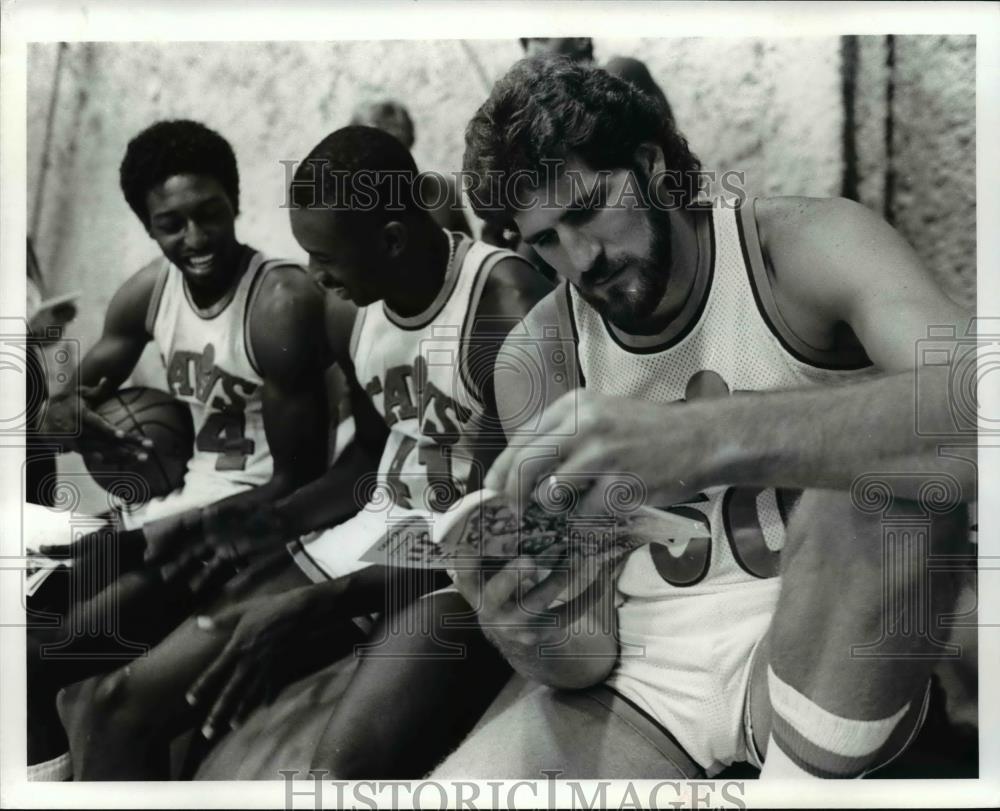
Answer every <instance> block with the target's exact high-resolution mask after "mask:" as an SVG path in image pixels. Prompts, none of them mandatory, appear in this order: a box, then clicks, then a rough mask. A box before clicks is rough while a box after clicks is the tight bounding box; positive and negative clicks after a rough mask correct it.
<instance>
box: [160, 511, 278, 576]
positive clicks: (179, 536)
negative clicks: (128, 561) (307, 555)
mask: <svg viewBox="0 0 1000 811" xmlns="http://www.w3.org/2000/svg"><path fill="white" fill-rule="evenodd" d="M167 521H168V522H169V523H168V524H167V525H166V526H165V527H164V530H163V531H162V532H159V531H154V533H153V535H154V539H153V540H151V541H150V542H149V554H148V555H147V562H148V563H150V564H152V565H157V566H160V567H161V574H162V575H163V578H164V580H166V581H171V580H174V579H176V578H179V577H186V578H188V585H189V587H190V589H191V591H192V592H193V593H194V595H195V596H200V595H202V593H203V592H205V591H206V590H208V589H209V587H210V585H211V584H214V583H218V582H220V580H224V579H226V578H228V577H230V576H232V574H234V573H235V572H237V571H239V570H240V569H242V568H243V566H244V565H245V563H246V561H247V560H248V559H249V558H250V557H251V556H255V555H259V554H260V553H262V552H269V551H272V550H274V549H276V548H279V547H281V546H282V545H283V544H285V543H286V542H287V541H289V540H291V535H292V533H291V532H290V531H289V530H288V529H287V527H286V525H285V522H284V520H283V519H282V518H281V516H280V514H279V513H278V511H277V510H275V509H274V507H273V505H270V504H258V505H256V506H254V507H253V508H252V509H250V510H247V509H246V508H245V507H242V506H240V505H238V504H234V505H231V506H227V505H225V504H218V503H217V504H209V505H208V506H206V507H202V508H201V509H200V510H194V511H191V512H189V513H185V514H183V515H181V516H178V517H175V518H172V519H167Z"/></svg>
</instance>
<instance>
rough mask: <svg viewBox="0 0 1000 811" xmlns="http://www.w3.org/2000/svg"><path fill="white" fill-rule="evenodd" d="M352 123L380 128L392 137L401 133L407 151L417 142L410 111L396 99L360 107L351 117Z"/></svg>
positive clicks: (373, 102)
mask: <svg viewBox="0 0 1000 811" xmlns="http://www.w3.org/2000/svg"><path fill="white" fill-rule="evenodd" d="M351 123H352V124H360V125H363V126H367V127H378V128H379V129H380V130H385V131H386V132H388V133H389V134H390V135H397V133H399V134H400V135H402V136H403V137H402V138H400V140H401V141H402V142H403V146H405V147H406V148H407V149H409V148H411V147H412V146H413V142H414V140H416V134H415V133H414V129H413V119H412V118H410V113H409V111H408V110H407V109H406V107H404V106H403V105H402V104H400V103H399V102H398V101H396V100H395V99H382V100H380V101H372V102H368V103H367V104H362V105H360V106H359V107H357V108H356V109H355V111H354V115H352V116H351ZM397 137H399V136H398V135H397Z"/></svg>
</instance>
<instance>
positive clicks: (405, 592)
mask: <svg viewBox="0 0 1000 811" xmlns="http://www.w3.org/2000/svg"><path fill="white" fill-rule="evenodd" d="M450 582H451V581H449V580H448V577H447V575H445V574H444V572H437V571H428V570H421V569H405V568H390V567H387V566H368V567H366V568H364V569H360V570H358V571H356V572H352V573H351V574H348V575H344V576H343V577H338V578H337V579H335V580H331V581H329V582H327V583H320V584H319V585H317V586H314V587H313V590H312V591H311V592H310V601H311V605H312V606H313V608H314V610H315V612H316V614H317V616H318V617H322V618H323V619H350V618H352V617H357V616H361V615H364V614H374V613H377V612H382V613H391V612H394V611H398V610H399V609H400V608H403V606H404V604H405V602H404V601H411V600H413V599H416V598H417V597H419V596H420V595H422V594H428V593H430V592H432V591H435V590H436V589H439V588H444V587H445V586H447V585H449V584H450Z"/></svg>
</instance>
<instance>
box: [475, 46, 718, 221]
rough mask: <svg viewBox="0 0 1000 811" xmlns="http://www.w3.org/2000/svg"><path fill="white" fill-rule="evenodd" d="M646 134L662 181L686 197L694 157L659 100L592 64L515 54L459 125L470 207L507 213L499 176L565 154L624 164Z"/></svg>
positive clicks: (694, 180)
mask: <svg viewBox="0 0 1000 811" xmlns="http://www.w3.org/2000/svg"><path fill="white" fill-rule="evenodd" d="M649 142H652V143H656V144H658V145H659V146H660V148H661V149H662V150H663V156H664V159H665V163H666V168H667V170H670V173H669V174H668V175H667V176H666V177H665V178H664V181H665V182H668V183H670V184H674V183H675V182H676V188H675V189H673V190H672V191H674V192H675V196H676V199H678V201H679V202H680V204H681V205H682V206H683V205H687V204H688V203H689V202H690V201H691V200H692V199H693V198H694V197H695V195H696V194H697V190H698V177H697V175H696V173H697V172H698V171H699V170H700V169H701V162H700V161H699V160H698V158H697V157H696V156H695V155H694V153H692V152H691V150H690V148H689V147H688V143H687V140H686V139H685V138H684V136H683V135H681V133H680V132H678V130H677V128H676V126H675V125H674V121H673V118H672V117H671V115H670V114H669V113H668V112H667V110H666V108H665V107H664V106H663V105H661V104H659V103H658V102H657V101H656V100H655V99H653V98H652V97H650V96H648V95H647V94H645V93H643V92H642V91H641V90H639V89H638V88H637V87H635V86H634V85H632V84H631V83H629V82H626V81H624V80H622V79H619V78H617V77H615V76H612V75H611V74H609V73H608V72H607V71H604V70H601V69H600V68H594V67H588V66H584V65H579V64H576V63H574V62H571V61H569V60H568V59H564V58H560V59H554V58H552V57H533V58H529V59H522V60H521V61H519V62H517V63H515V64H514V66H513V67H512V68H511V69H510V70H509V71H508V72H507V74H506V75H505V76H504V77H503V78H501V79H500V80H499V81H498V82H497V83H496V84H495V85H494V86H493V91H492V92H491V93H490V97H489V98H488V99H487V100H486V103H485V104H483V105H482V107H480V108H479V110H477V111H476V114H475V115H474V116H473V117H472V120H471V121H470V122H469V125H468V127H467V128H466V130H465V159H464V161H463V170H464V172H466V173H467V174H468V177H467V178H466V182H470V181H471V188H470V191H469V198H470V200H471V202H472V207H473V210H474V211H475V212H476V213H477V214H478V215H479V216H480V217H483V218H484V219H490V220H503V219H509V217H510V213H511V209H512V206H511V197H512V196H513V195H512V191H511V190H510V189H509V188H507V187H508V186H509V184H508V183H506V182H504V181H503V179H504V178H509V177H512V176H514V175H516V174H518V173H522V174H523V173H534V172H538V171H539V170H540V168H541V167H542V165H543V161H545V162H549V161H562V160H566V159H567V158H569V157H570V156H571V155H575V156H578V157H580V158H582V159H583V160H584V161H585V162H586V163H587V164H588V165H589V166H590V167H591V168H593V169H621V168H630V167H632V166H633V165H634V162H635V151H636V149H637V148H638V147H639V146H640V145H641V144H643V143H649ZM498 180H499V182H498Z"/></svg>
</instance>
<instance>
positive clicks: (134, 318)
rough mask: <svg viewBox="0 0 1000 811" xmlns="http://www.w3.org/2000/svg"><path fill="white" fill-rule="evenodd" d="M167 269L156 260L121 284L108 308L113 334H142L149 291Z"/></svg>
mask: <svg viewBox="0 0 1000 811" xmlns="http://www.w3.org/2000/svg"><path fill="white" fill-rule="evenodd" d="M167 267H168V265H167V263H166V260H165V259H164V258H163V257H162V256H158V257H156V258H155V259H151V260H150V261H149V262H147V263H146V264H145V265H143V266H142V267H141V268H139V269H138V270H137V271H135V272H134V273H133V274H132V275H131V276H129V277H128V278H127V279H126V280H125V281H124V282H123V283H122V286H121V287H119V288H118V290H117V292H116V293H115V294H114V296H113V297H112V299H111V303H110V304H109V305H108V312H107V320H108V323H109V324H110V325H111V326H112V327H113V328H114V331H115V332H119V333H128V332H138V333H143V332H145V322H146V311H147V309H148V308H149V303H150V300H151V299H152V297H153V290H155V289H156V285H157V282H158V280H159V279H160V276H161V275H162V274H163V273H165V272H166V270H167Z"/></svg>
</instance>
